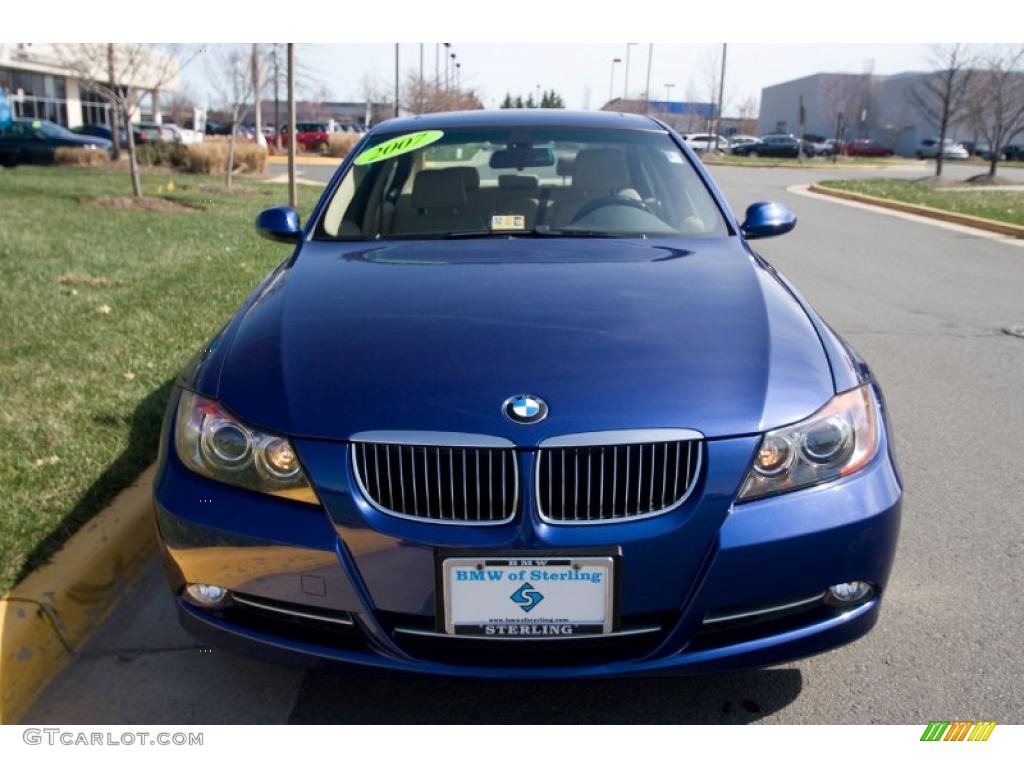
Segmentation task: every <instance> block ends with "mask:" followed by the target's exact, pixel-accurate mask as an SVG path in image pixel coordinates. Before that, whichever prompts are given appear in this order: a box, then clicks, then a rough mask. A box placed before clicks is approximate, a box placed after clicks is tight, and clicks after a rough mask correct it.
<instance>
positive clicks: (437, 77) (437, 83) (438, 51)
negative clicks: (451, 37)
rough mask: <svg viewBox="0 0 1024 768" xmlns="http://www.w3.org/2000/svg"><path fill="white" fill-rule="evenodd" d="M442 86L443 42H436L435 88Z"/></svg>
mask: <svg viewBox="0 0 1024 768" xmlns="http://www.w3.org/2000/svg"><path fill="white" fill-rule="evenodd" d="M440 87H441V44H440V43H434V88H435V89H439V88H440Z"/></svg>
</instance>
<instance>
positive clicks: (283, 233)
mask: <svg viewBox="0 0 1024 768" xmlns="http://www.w3.org/2000/svg"><path fill="white" fill-rule="evenodd" d="M256 231H257V232H259V233H260V234H261V235H262V236H263V237H265V238H267V240H273V241H275V242H278V243H297V242H299V240H300V239H301V238H302V229H301V228H300V227H299V214H297V213H296V212H295V209H294V208H289V207H288V206H286V205H280V206H277V207H276V208H267V210H265V211H261V212H260V215H259V216H257V217H256Z"/></svg>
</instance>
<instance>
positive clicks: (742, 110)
mask: <svg viewBox="0 0 1024 768" xmlns="http://www.w3.org/2000/svg"><path fill="white" fill-rule="evenodd" d="M736 116H737V117H738V118H739V122H740V133H745V134H752V133H757V97H756V96H748V97H747V98H745V99H744V100H743V101H741V102H740V103H739V106H738V107H737V108H736Z"/></svg>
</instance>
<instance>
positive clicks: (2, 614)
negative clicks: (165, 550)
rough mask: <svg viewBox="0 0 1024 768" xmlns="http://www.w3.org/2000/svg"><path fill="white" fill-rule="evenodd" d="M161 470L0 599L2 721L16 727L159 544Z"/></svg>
mask: <svg viewBox="0 0 1024 768" xmlns="http://www.w3.org/2000/svg"><path fill="white" fill-rule="evenodd" d="M155 471H156V468H155V466H151V467H149V468H148V469H147V470H146V471H145V472H143V473H142V474H141V475H139V477H138V478H136V480H135V482H134V483H133V484H132V485H130V486H129V487H128V488H126V489H125V490H123V491H122V492H121V493H119V494H118V495H117V497H116V498H115V499H114V500H113V502H111V504H110V506H108V507H107V508H106V509H104V510H103V511H102V512H100V513H99V514H98V515H97V516H96V517H94V518H93V519H92V520H90V521H89V522H88V523H86V524H85V525H84V526H83V527H82V529H81V530H79V531H78V532H77V533H76V534H75V535H73V536H72V537H71V538H70V539H68V541H67V543H66V544H65V545H64V546H63V547H61V549H60V550H59V551H58V552H57V553H56V554H55V555H54V556H53V558H51V560H50V562H48V563H47V564H46V565H44V566H42V567H41V568H39V569H38V570H36V571H33V572H32V573H30V574H29V575H28V576H27V577H25V578H24V579H23V580H22V581H20V582H18V583H17V584H15V585H14V587H13V588H12V589H11V591H10V592H8V593H7V594H5V595H4V596H3V597H2V598H0V723H14V722H17V721H18V720H19V719H20V718H21V717H23V716H24V715H25V713H26V712H27V711H28V708H29V707H30V706H31V704H32V702H33V701H34V700H35V698H36V697H37V696H38V695H39V693H40V692H41V691H42V689H43V687H45V685H46V684H47V683H48V682H49V681H50V680H51V678H52V677H53V676H54V675H55V674H56V673H57V671H58V670H59V669H60V668H61V667H62V666H63V665H64V664H65V663H66V662H67V661H68V660H69V659H70V658H71V656H72V654H73V653H74V651H75V649H76V648H78V646H79V645H80V644H81V643H82V641H83V640H84V639H85V637H86V635H88V634H89V632H90V631H91V630H92V629H93V628H94V627H96V626H97V625H99V624H100V623H101V622H102V621H103V619H104V618H106V616H107V614H108V613H109V612H110V610H111V609H112V608H113V607H114V605H115V604H116V603H117V601H118V599H119V598H120V596H121V594H122V593H123V591H124V589H125V587H126V586H127V585H128V584H130V583H131V580H132V578H133V577H134V576H135V575H136V574H137V572H138V571H139V569H140V568H141V566H142V565H143V564H144V563H145V562H146V560H147V558H148V556H149V555H150V553H151V552H152V551H153V550H154V549H155V547H156V536H155V526H154V524H153V515H152V508H153V507H152V504H153V502H152V496H151V492H152V491H151V487H152V483H153V475H154V473H155Z"/></svg>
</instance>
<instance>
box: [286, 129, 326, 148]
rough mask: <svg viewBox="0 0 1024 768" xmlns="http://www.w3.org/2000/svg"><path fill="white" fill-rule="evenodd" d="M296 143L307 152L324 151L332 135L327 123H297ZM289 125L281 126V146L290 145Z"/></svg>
mask: <svg viewBox="0 0 1024 768" xmlns="http://www.w3.org/2000/svg"><path fill="white" fill-rule="evenodd" d="M295 132H296V143H297V144H298V145H299V147H300V148H302V149H304V150H305V151H307V152H323V151H324V150H325V149H327V145H328V143H329V142H330V138H331V135H330V134H329V133H328V132H327V123H296V124H295ZM288 133H289V131H288V127H287V126H282V127H281V146H282V147H287V146H288Z"/></svg>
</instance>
